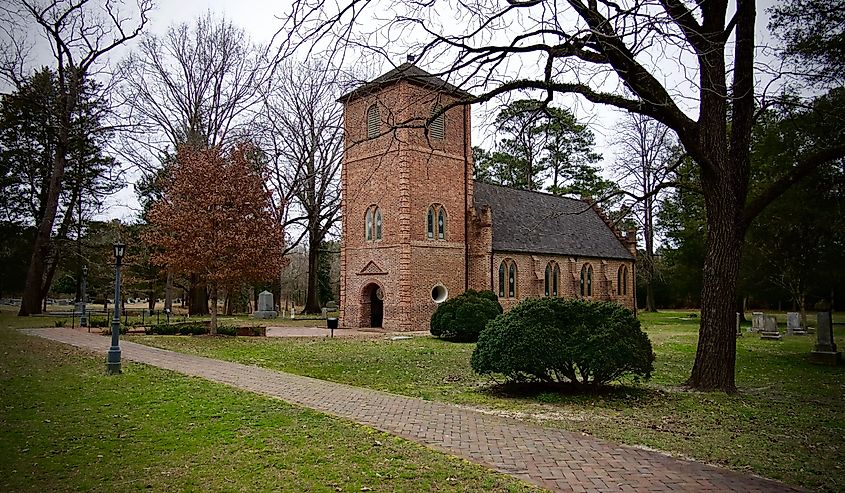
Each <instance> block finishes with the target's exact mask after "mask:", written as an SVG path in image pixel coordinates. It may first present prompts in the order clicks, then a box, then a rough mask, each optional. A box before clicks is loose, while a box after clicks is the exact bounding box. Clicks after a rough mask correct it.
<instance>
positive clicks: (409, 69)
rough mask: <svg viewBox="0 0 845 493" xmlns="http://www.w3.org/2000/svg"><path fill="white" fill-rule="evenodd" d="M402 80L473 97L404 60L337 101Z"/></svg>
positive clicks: (460, 95) (356, 96)
mask: <svg viewBox="0 0 845 493" xmlns="http://www.w3.org/2000/svg"><path fill="white" fill-rule="evenodd" d="M402 80H405V81H408V82H411V83H414V84H418V85H421V86H423V87H427V88H430V89H435V90H438V91H442V92H446V93H450V94H455V95H456V96H458V97H460V98H471V97H473V96H472V94H470V93H468V92H466V91H464V90H463V89H461V88H459V87H456V86H454V85H452V84H450V83H448V82H446V81H445V80H443V79H441V78H439V77H437V76H434V75H431V74H430V73H428V72H426V71H425V70H423V69H421V68H419V67H417V66H416V65H414V64H413V63H410V62H406V63H403V64H402V65H399V66H398V67H396V68H395V69H393V70H390V71H389V72H387V73H384V74H382V75H381V76H379V77H376V78H375V79H373V80H371V81H370V82H367V83H366V84H363V85H361V86H358V87H357V88H355V89H354V90H352V91H350V92H348V93H346V94H344V95H343V96H341V97H339V98H338V101H342V102H349V101H351V100H353V99H357V98H359V97H362V96H366V95H367V94H370V93H371V92H373V91H375V90H377V89H380V88H382V87H384V86H388V85H390V84H394V83H396V82H399V81H402Z"/></svg>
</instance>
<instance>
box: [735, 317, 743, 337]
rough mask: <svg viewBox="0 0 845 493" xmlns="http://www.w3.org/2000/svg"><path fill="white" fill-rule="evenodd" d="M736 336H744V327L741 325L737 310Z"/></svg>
mask: <svg viewBox="0 0 845 493" xmlns="http://www.w3.org/2000/svg"><path fill="white" fill-rule="evenodd" d="M736 336H737V337H742V329H740V326H739V312H736Z"/></svg>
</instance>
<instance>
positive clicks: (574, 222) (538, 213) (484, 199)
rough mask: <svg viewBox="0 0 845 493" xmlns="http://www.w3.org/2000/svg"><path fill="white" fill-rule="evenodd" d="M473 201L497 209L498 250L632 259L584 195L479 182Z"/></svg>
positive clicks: (495, 239) (495, 241) (495, 232)
mask: <svg viewBox="0 0 845 493" xmlns="http://www.w3.org/2000/svg"><path fill="white" fill-rule="evenodd" d="M473 202H474V205H475V207H476V208H479V209H480V208H481V207H483V206H485V205H487V206H490V208H491V210H492V212H493V250H498V251H507V252H524V253H540V254H554V255H570V256H579V257H607V258H616V259H625V260H631V259H632V258H633V256H632V255H631V253H630V252H629V251H628V249H627V248H625V246H624V245H623V244H622V241H621V240H620V239H619V238H617V236H616V234H615V233H614V232H613V230H611V229H610V227H609V226H608V225H607V224H606V223H605V222H604V220H602V218H601V217H599V215H598V213H597V212H596V211H595V210H594V209H593V208H591V207H590V205H589V204H588V203H586V202H585V201H583V200H577V199H570V198H567V197H558V196H556V195H551V194H547V193H542V192H531V191H528V190H517V189H515V188H509V187H503V186H500V185H490V184H487V183H481V182H478V181H476V182H475V183H474V188H473Z"/></svg>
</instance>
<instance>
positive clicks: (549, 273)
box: [544, 264, 552, 296]
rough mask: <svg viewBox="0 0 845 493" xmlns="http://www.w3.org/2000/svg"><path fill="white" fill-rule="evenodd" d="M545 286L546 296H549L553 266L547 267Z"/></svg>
mask: <svg viewBox="0 0 845 493" xmlns="http://www.w3.org/2000/svg"><path fill="white" fill-rule="evenodd" d="M544 280H545V286H546V296H549V292H550V290H551V289H550V288H551V285H552V264H548V265H547V266H546V275H545V277H544Z"/></svg>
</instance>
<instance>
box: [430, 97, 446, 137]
mask: <svg viewBox="0 0 845 493" xmlns="http://www.w3.org/2000/svg"><path fill="white" fill-rule="evenodd" d="M442 110H443V107H442V106H440V105H437V106H435V107H434V110H433V111H432V112H431V114H432V115H434V114H436V113H437V112H438V111H442ZM429 128H430V135H431V138H432V139H442V138H444V137H446V113H440V114H439V115H437V116H436V117H435V118H434V120H432V122H431V127H429Z"/></svg>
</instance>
